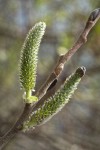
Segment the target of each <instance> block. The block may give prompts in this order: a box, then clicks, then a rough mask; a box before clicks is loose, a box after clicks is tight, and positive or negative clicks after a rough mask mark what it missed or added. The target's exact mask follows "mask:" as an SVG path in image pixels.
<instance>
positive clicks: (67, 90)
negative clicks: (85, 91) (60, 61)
mask: <svg viewBox="0 0 100 150" xmlns="http://www.w3.org/2000/svg"><path fill="white" fill-rule="evenodd" d="M84 74H85V68H84V67H80V68H78V69H77V70H76V72H75V73H74V74H72V75H71V76H70V77H69V78H68V79H67V80H66V81H65V83H64V85H63V87H62V88H61V89H60V90H59V91H58V92H57V93H56V94H55V95H54V96H53V97H51V98H49V99H48V100H46V101H45V102H44V104H43V105H41V106H40V107H39V108H37V110H36V111H35V112H33V113H32V114H31V115H30V117H29V120H28V121H27V122H26V123H25V124H24V129H28V128H31V127H34V126H37V125H41V124H43V123H45V122H46V121H48V119H50V118H51V117H52V116H54V115H55V114H56V113H57V112H59V111H60V110H61V109H62V108H63V107H64V106H65V104H66V103H68V101H69V98H70V97H71V96H72V94H73V93H74V91H75V90H76V88H77V86H78V84H79V82H80V80H81V78H82V76H83V75H84Z"/></svg>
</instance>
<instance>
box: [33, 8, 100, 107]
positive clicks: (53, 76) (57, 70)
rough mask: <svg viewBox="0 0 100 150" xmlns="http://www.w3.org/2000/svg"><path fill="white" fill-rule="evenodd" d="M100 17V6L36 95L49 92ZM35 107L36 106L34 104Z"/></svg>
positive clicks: (40, 95) (39, 96)
mask: <svg viewBox="0 0 100 150" xmlns="http://www.w3.org/2000/svg"><path fill="white" fill-rule="evenodd" d="M99 18H100V8H98V9H95V10H94V11H93V12H92V13H91V14H90V17H89V19H88V21H87V23H86V26H85V28H84V30H83V32H82V34H81V35H80V37H79V39H78V40H77V41H76V43H75V44H74V45H73V47H72V48H71V49H70V50H69V51H68V52H67V53H66V54H65V55H62V56H60V58H59V60H58V63H57V65H56V67H55V68H54V70H53V72H52V73H51V75H50V76H49V77H48V79H47V80H46V82H45V83H44V84H43V85H42V87H41V88H40V89H39V91H37V93H36V96H37V97H38V98H39V99H41V98H42V97H43V96H44V95H45V94H46V92H47V89H48V88H49V87H50V85H51V84H52V83H53V81H54V80H55V79H57V78H58V77H59V75H60V74H61V73H62V71H63V68H64V64H65V63H66V62H67V61H68V60H69V59H70V58H71V57H72V56H73V54H74V53H75V52H76V51H77V50H78V49H79V48H80V47H81V46H82V45H83V44H84V43H86V42H87V36H88V34H89V32H90V30H91V29H92V27H93V26H94V25H95V24H96V22H97V21H98V19H99ZM33 107H34V106H33Z"/></svg>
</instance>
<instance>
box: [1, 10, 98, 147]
mask: <svg viewBox="0 0 100 150" xmlns="http://www.w3.org/2000/svg"><path fill="white" fill-rule="evenodd" d="M99 18H100V8H98V9H96V10H94V11H93V12H92V13H91V14H90V17H89V19H88V21H87V23H86V26H85V28H84V30H83V32H82V34H81V35H80V37H79V39H78V40H77V41H76V43H75V44H74V45H73V47H72V48H71V49H70V50H69V51H68V52H67V53H66V54H65V55H62V56H60V58H59V60H58V62H57V64H56V67H55V68H54V70H53V72H52V73H51V74H50V76H49V77H48V79H47V80H46V82H45V83H44V84H43V86H42V87H41V88H40V89H39V91H37V93H36V96H37V97H38V99H39V101H38V102H37V103H36V104H35V105H34V104H32V106H31V105H30V104H26V105H25V108H24V110H23V113H22V114H21V116H20V117H19V119H18V121H17V122H16V123H15V125H14V126H13V127H12V128H11V130H10V131H9V132H7V133H6V134H5V135H4V136H3V137H1V140H0V149H2V148H3V147H4V146H5V144H6V143H8V141H9V140H10V139H12V137H13V136H14V135H15V134H16V133H18V132H19V131H21V130H22V128H23V122H24V121H25V120H27V117H28V116H29V115H30V113H31V112H32V111H34V110H36V109H37V107H38V105H40V104H41V102H42V99H41V98H42V97H43V96H44V95H45V94H46V92H47V90H48V88H49V87H50V86H51V84H52V83H53V82H54V81H55V80H56V79H58V78H59V75H60V74H61V73H62V71H63V68H64V65H65V63H66V62H67V61H68V60H69V59H70V58H71V57H72V56H73V54H74V53H75V52H76V51H77V50H78V49H79V48H80V47H81V46H82V45H83V44H84V43H85V42H86V41H87V36H88V34H89V32H90V30H91V29H92V27H93V26H94V25H95V24H96V22H97V21H98V19H99Z"/></svg>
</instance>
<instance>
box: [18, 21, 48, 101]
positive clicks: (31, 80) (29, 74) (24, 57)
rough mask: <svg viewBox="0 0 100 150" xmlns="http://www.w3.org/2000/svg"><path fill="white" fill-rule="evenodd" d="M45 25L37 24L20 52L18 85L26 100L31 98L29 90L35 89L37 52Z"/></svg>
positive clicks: (42, 23)
mask: <svg viewBox="0 0 100 150" xmlns="http://www.w3.org/2000/svg"><path fill="white" fill-rule="evenodd" d="M45 28H46V25H45V23H44V22H39V23H37V24H36V25H35V26H34V27H33V28H32V29H31V30H30V31H29V34H28V35H27V37H26V39H25V42H24V45H23V47H22V51H21V59H20V83H21V87H22V88H24V90H25V92H26V98H28V97H30V96H31V90H32V89H34V87H35V82H36V70H37V60H38V50H39V46H40V42H41V39H42V37H43V35H44V32H45Z"/></svg>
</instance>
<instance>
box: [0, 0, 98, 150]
mask: <svg viewBox="0 0 100 150" xmlns="http://www.w3.org/2000/svg"><path fill="white" fill-rule="evenodd" d="M98 7H100V0H74V1H73V0H9V1H7V0H0V136H3V135H4V134H5V133H6V132H7V131H8V130H9V129H10V128H11V127H12V126H13V124H14V123H15V121H16V120H17V118H18V117H19V115H20V113H21V111H22V108H23V101H22V98H21V97H22V93H23V92H22V91H21V90H20V85H19V76H18V74H19V72H18V63H19V58H20V50H21V47H22V44H23V42H24V39H25V37H26V34H27V32H28V31H29V29H30V28H31V27H32V26H33V25H34V24H35V23H37V22H39V21H45V22H46V24H47V28H46V33H45V35H44V38H43V40H42V43H41V47H40V51H39V61H38V70H37V84H36V90H37V89H38V88H39V87H40V86H41V85H42V83H44V81H45V79H46V78H47V76H48V75H49V73H50V72H51V71H52V69H53V68H54V66H55V63H56V62H57V59H58V57H59V55H60V54H64V53H65V52H66V51H67V50H68V49H69V48H71V46H72V45H73V43H74V42H75V41H76V39H77V38H78V37H79V35H80V33H81V32H82V30H83V28H84V26H85V23H86V21H87V19H88V16H89V14H90V13H91V11H93V10H94V9H95V8H98ZM78 66H85V67H86V68H87V72H86V75H85V77H84V78H83V79H82V82H81V83H80V85H79V87H78V89H77V91H76V92H75V94H74V96H73V98H72V99H71V101H70V102H69V103H68V104H67V105H66V106H65V107H64V109H63V110H62V111H61V112H60V113H58V114H57V115H56V116H54V117H53V118H52V119H51V120H50V121H48V122H47V123H46V124H45V125H42V126H40V127H38V128H36V129H35V130H33V131H30V132H29V133H27V134H21V133H20V134H18V135H17V136H16V137H15V138H14V139H13V140H12V141H11V142H10V143H9V144H8V145H7V146H6V147H5V150H12V149H13V150H23V149H24V150H100V21H99V22H98V23H97V24H96V26H95V27H94V28H93V29H92V31H91V33H90V34H89V36H88V42H87V43H86V44H85V45H84V46H83V47H82V48H81V49H80V50H79V51H78V52H77V53H76V54H75V55H74V56H73V57H72V59H71V60H70V61H69V62H68V63H67V64H66V66H65V69H64V71H63V73H62V75H61V77H60V81H59V83H60V82H62V81H63V80H64V79H65V77H66V76H68V75H69V74H70V73H72V72H74V71H75V69H76V68H77V67H78ZM59 83H58V85H59ZM56 88H57V87H56ZM51 93H52V91H51Z"/></svg>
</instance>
